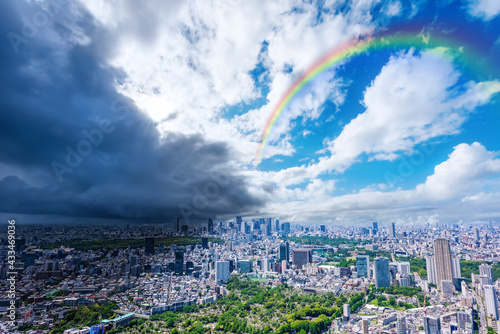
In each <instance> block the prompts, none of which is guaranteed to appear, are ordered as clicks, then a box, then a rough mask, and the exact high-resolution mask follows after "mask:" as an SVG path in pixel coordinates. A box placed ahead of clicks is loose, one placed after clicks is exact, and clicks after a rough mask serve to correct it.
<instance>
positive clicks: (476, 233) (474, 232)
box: [472, 227, 479, 241]
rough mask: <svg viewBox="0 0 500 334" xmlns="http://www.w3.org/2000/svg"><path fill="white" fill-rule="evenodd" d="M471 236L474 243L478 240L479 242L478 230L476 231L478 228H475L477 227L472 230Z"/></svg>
mask: <svg viewBox="0 0 500 334" xmlns="http://www.w3.org/2000/svg"><path fill="white" fill-rule="evenodd" d="M472 235H473V236H474V239H475V240H476V241H478V240H479V230H478V228H477V227H474V228H473V229H472Z"/></svg>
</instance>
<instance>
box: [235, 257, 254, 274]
mask: <svg viewBox="0 0 500 334" xmlns="http://www.w3.org/2000/svg"><path fill="white" fill-rule="evenodd" d="M238 264H239V266H240V273H242V274H244V273H251V272H252V271H253V261H251V260H250V261H239V262H238Z"/></svg>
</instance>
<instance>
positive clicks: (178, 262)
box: [174, 248, 184, 274]
mask: <svg viewBox="0 0 500 334" xmlns="http://www.w3.org/2000/svg"><path fill="white" fill-rule="evenodd" d="M174 271H175V273H176V274H182V273H183V272H184V249H182V248H180V249H178V250H177V251H175V261H174Z"/></svg>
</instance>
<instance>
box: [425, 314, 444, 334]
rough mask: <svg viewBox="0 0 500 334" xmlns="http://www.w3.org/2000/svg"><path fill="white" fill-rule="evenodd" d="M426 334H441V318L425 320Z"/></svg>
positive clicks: (427, 318)
mask: <svg viewBox="0 0 500 334" xmlns="http://www.w3.org/2000/svg"><path fill="white" fill-rule="evenodd" d="M424 331H425V334H441V320H440V319H439V318H431V317H425V318H424Z"/></svg>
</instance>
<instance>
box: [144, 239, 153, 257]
mask: <svg viewBox="0 0 500 334" xmlns="http://www.w3.org/2000/svg"><path fill="white" fill-rule="evenodd" d="M144 253H146V255H147V254H154V253H155V238H146V239H145V240H144Z"/></svg>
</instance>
